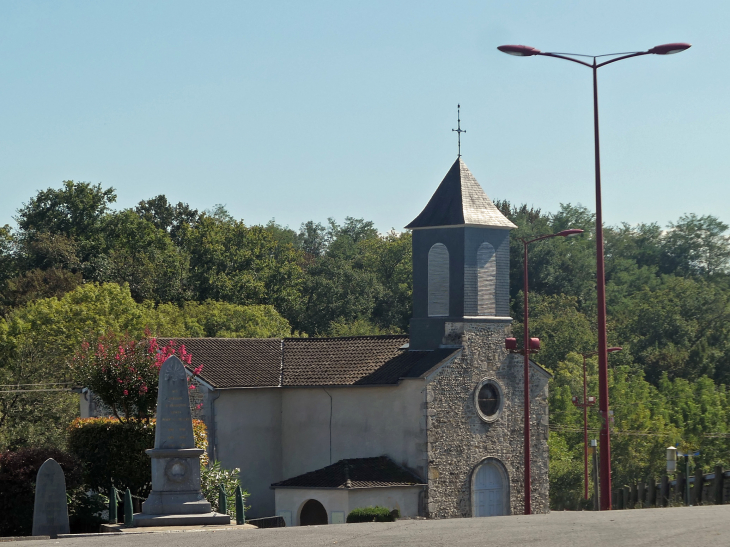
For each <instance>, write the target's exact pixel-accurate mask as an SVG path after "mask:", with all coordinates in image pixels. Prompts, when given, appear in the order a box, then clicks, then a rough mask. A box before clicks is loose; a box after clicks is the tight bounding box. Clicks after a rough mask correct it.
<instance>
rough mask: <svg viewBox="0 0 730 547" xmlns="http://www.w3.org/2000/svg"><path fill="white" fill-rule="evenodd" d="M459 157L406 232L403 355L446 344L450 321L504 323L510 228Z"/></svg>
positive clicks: (508, 321) (506, 317)
mask: <svg viewBox="0 0 730 547" xmlns="http://www.w3.org/2000/svg"><path fill="white" fill-rule="evenodd" d="M516 227H517V226H515V225H514V224H512V222H510V221H509V220H508V219H507V218H506V217H505V216H504V215H503V214H502V213H501V212H500V211H499V209H497V207H496V206H495V205H494V203H492V200H490V199H489V198H488V197H487V195H486V194H485V193H484V190H482V187H481V186H480V185H479V183H478V182H477V180H476V178H474V175H472V174H471V171H469V169H468V168H467V166H466V164H465V163H464V161H463V160H462V159H461V156H459V157H458V158H457V159H456V161H455V162H454V164H453V165H452V166H451V169H449V172H448V173H446V176H445V177H444V179H443V180H442V181H441V184H440V185H439V187H438V188H437V189H436V192H434V194H433V196H432V197H431V200H430V201H429V202H428V204H427V205H426V207H425V208H424V209H423V211H421V214H420V215H418V216H417V217H416V218H415V219H414V220H413V222H411V223H410V224H409V225H408V226H406V228H409V229H411V230H413V317H412V318H411V326H410V327H411V328H410V349H412V350H430V349H435V348H438V347H439V346H442V345H448V340H445V337H446V334H447V327H448V325H447V324H449V323H451V324H453V323H462V324H463V323H482V322H483V323H502V324H505V323H506V324H509V323H511V322H512V319H511V318H510V317H509V314H510V311H509V232H510V230H512V229H514V228H516Z"/></svg>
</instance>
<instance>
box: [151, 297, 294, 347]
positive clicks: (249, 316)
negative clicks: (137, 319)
mask: <svg viewBox="0 0 730 547" xmlns="http://www.w3.org/2000/svg"><path fill="white" fill-rule="evenodd" d="M149 317H150V319H149V322H148V326H149V327H150V329H151V330H152V331H153V332H156V333H158V334H159V335H160V336H165V337H180V338H185V337H189V338H197V337H205V336H207V337H214V338H277V337H286V336H290V335H291V327H290V326H289V322H288V321H287V320H286V319H284V318H283V317H282V316H281V315H279V313H278V312H277V311H276V309H275V308H274V307H273V306H270V305H252V306H242V305H240V304H231V303H229V302H216V301H214V300H206V301H204V302H185V303H184V304H182V305H180V306H177V305H175V304H161V305H159V306H158V307H157V308H156V309H154V310H150V313H149Z"/></svg>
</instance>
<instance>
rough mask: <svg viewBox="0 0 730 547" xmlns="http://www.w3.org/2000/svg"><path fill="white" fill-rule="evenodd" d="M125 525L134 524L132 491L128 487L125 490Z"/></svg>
mask: <svg viewBox="0 0 730 547" xmlns="http://www.w3.org/2000/svg"><path fill="white" fill-rule="evenodd" d="M124 526H134V509H133V508H132V492H131V491H130V490H129V488H127V491H126V492H124Z"/></svg>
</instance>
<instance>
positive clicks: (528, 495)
mask: <svg viewBox="0 0 730 547" xmlns="http://www.w3.org/2000/svg"><path fill="white" fill-rule="evenodd" d="M582 233H583V230H579V229H577V228H575V229H571V230H563V231H562V232H558V233H557V234H548V235H544V236H540V237H536V238H535V239H530V240H526V239H524V238H520V241H522V246H523V251H524V265H525V273H524V275H525V279H524V287H523V293H524V297H525V309H524V313H525V322H524V328H523V330H524V332H523V344H524V345H523V346H522V347H523V355H524V356H525V362H524V368H525V370H524V374H525V386H524V399H525V515H530V514H532V481H531V478H530V477H531V473H530V467H531V466H530V350H531V349H532V347H531V343H530V342H531V341H530V334H529V326H528V322H529V318H530V314H529V308H528V299H527V286H528V284H527V246H528V245H529V244H530V243H534V242H536V241H541V240H543V239H549V238H551V237H567V236H572V235H577V234H582Z"/></svg>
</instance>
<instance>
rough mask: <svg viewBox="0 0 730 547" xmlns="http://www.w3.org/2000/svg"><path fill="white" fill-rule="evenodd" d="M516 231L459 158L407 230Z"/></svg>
mask: <svg viewBox="0 0 730 547" xmlns="http://www.w3.org/2000/svg"><path fill="white" fill-rule="evenodd" d="M467 224H468V225H477V226H491V227H495V228H517V226H515V225H514V224H512V222H510V220H509V219H508V218H507V217H505V216H504V215H503V214H502V213H501V212H500V210H499V209H497V207H496V206H495V205H494V203H492V200H491V199H489V198H488V197H487V194H485V193H484V190H483V189H482V187H481V186H480V185H479V183H478V182H477V179H476V178H474V175H472V174H471V171H469V168H468V167H467V166H466V164H465V163H464V161H463V160H462V159H461V158H457V160H456V161H455V162H454V165H452V166H451V169H449V172H448V173H446V176H445V177H444V180H442V181H441V184H439V187H438V188H437V189H436V191H435V192H434V194H433V196H432V197H431V200H430V201H429V202H428V204H427V205H426V207H425V208H424V209H423V211H421V214H420V215H418V216H417V217H416V218H415V219H414V220H413V222H411V223H410V224H409V225H408V226H406V228H432V227H436V226H463V225H467Z"/></svg>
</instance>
